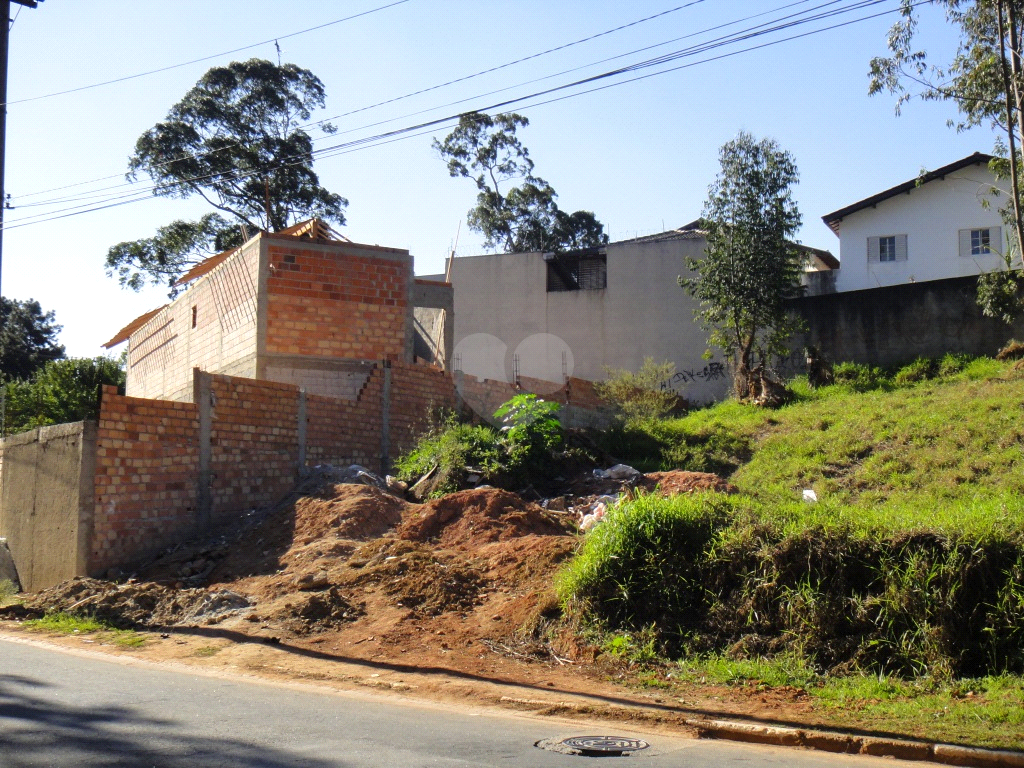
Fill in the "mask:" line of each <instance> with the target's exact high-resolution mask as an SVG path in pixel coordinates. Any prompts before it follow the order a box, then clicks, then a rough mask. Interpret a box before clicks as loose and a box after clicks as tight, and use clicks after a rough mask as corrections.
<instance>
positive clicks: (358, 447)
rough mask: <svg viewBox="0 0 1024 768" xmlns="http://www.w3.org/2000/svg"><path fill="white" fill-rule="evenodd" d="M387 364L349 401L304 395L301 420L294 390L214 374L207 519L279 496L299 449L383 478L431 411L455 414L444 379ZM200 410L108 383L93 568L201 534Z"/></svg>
mask: <svg viewBox="0 0 1024 768" xmlns="http://www.w3.org/2000/svg"><path fill="white" fill-rule="evenodd" d="M387 366H388V367H387V368H385V364H384V363H378V364H377V365H376V366H374V368H373V369H372V370H371V372H370V375H369V378H368V379H367V380H366V384H365V385H364V386H363V388H362V390H361V391H360V392H359V394H358V397H357V399H355V400H338V399H332V398H327V397H321V396H317V395H305V425H302V424H300V409H301V407H302V406H301V402H302V400H303V396H302V394H301V393H300V390H299V388H298V387H295V386H293V385H290V384H279V383H274V382H267V381H257V380H254V379H244V378H237V377H232V376H223V375H213V376H210V377H209V380H210V386H209V395H208V396H209V412H210V437H209V441H210V444H209V478H210V480H209V499H210V509H209V519H210V520H211V521H212V522H218V521H224V520H230V519H231V518H232V517H233V516H235V515H236V514H237V513H240V512H246V511H248V510H250V509H252V508H256V507H263V506H266V505H268V504H272V503H275V502H276V501H278V500H279V499H280V498H282V497H283V496H284V495H285V494H286V493H287V492H288V491H289V490H290V489H291V488H293V487H294V484H295V482H296V480H297V479H298V477H299V462H300V456H301V455H302V450H303V447H304V449H305V464H306V466H315V465H317V464H325V463H327V464H334V465H341V466H347V465H348V464H353V463H356V464H362V465H364V466H366V467H369V468H370V469H372V470H374V471H377V472H383V471H386V470H387V469H388V467H387V466H386V463H385V461H384V456H383V453H384V451H385V449H386V448H387V449H388V454H389V456H390V457H391V458H394V457H395V456H397V455H398V454H399V453H400V452H401V451H404V450H407V449H408V448H409V447H411V446H412V444H413V442H414V441H415V439H416V438H417V437H418V435H419V434H420V433H421V431H422V430H423V429H425V428H426V426H427V424H428V420H429V414H430V412H431V409H432V408H436V407H445V408H450V409H454V408H455V407H456V398H455V390H454V386H453V382H452V380H451V378H450V377H449V376H447V375H445V374H444V373H443V372H441V371H438V370H436V369H433V368H429V367H426V366H417V365H412V364H405V363H388V364H387ZM389 378H390V405H389V408H388V409H387V410H388V414H389V415H388V418H389V423H390V429H389V432H388V440H387V441H385V440H384V436H383V423H384V418H385V417H384V413H385V408H384V399H385V398H384V394H385V381H386V380H387V379H389ZM196 399H197V400H201V399H202V398H199V397H197V398H196ZM204 407H206V406H205V405H204V403H203V402H197V403H192V402H175V401H168V400H149V399H142V398H135V397H126V396H122V395H118V394H117V392H116V390H115V389H114V388H113V387H105V388H104V392H103V402H102V405H101V411H100V419H99V425H98V431H97V444H96V480H95V505H94V511H93V520H94V525H93V535H92V541H91V544H90V546H89V561H88V562H89V564H88V571H89V573H92V574H96V575H100V574H102V573H104V572H105V571H106V570H107V569H109V568H112V567H121V566H127V565H131V564H132V563H135V562H138V561H139V560H141V559H144V558H146V557H149V556H151V555H153V554H155V553H157V552H159V551H160V550H162V549H164V548H166V547H168V546H171V545H173V544H175V543H177V542H179V541H181V540H183V539H185V538H187V537H188V536H190V535H192V534H194V533H195V532H196V531H197V527H198V525H199V524H200V520H201V519H202V516H201V513H200V506H201V504H202V500H201V499H200V498H199V485H200V475H201V469H202V467H201V461H202V459H201V443H202V430H201V427H200V424H201V416H200V410H201V409H203V408H204ZM303 438H304V440H305V442H304V444H303Z"/></svg>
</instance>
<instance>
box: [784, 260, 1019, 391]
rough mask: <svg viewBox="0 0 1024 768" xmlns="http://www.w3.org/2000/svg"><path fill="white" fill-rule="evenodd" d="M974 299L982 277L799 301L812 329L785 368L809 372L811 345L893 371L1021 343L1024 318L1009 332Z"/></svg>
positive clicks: (799, 309) (798, 341) (831, 354)
mask: <svg viewBox="0 0 1024 768" xmlns="http://www.w3.org/2000/svg"><path fill="white" fill-rule="evenodd" d="M976 295H977V278H975V277H959V278H951V279H948V280H935V281H931V282H927V283H914V284H911V285H895V286H890V287H887V288H876V289H874V290H869V291H852V292H848V293H836V294H832V295H830V296H808V297H804V298H800V299H795V300H794V301H793V302H792V306H793V308H794V309H795V310H796V311H797V312H798V313H799V314H800V315H801V316H802V317H803V318H804V320H805V321H806V323H807V325H808V327H809V328H810V330H809V332H808V333H807V334H806V335H804V336H801V337H800V338H797V339H794V342H793V348H794V355H793V356H792V358H791V359H790V361H789V363H788V365H786V366H784V368H787V369H788V370H787V372H789V373H802V372H803V371H804V355H803V348H804V346H806V345H807V344H813V345H815V346H817V347H818V348H819V349H821V350H822V351H823V352H824V353H825V354H826V355H827V356H828V357H829V358H831V359H832V360H834V361H850V362H857V363H870V364H872V365H881V366H889V365H897V364H901V363H907V362H910V361H911V360H913V359H915V358H917V357H941V356H942V355H944V354H946V353H947V352H967V353H969V354H972V355H993V354H995V353H996V352H997V351H998V350H999V349H1000V348H1001V347H1002V346H1003V345H1005V344H1006V342H1007V341H1008V340H1009V339H1010V338H1013V337H1016V338H1018V339H1019V338H1024V319H1021V320H1018V321H1017V323H1016V324H1015V325H1014V326H1013V327H1009V326H1007V325H1005V324H1004V323H1002V322H999V321H998V320H993V319H992V318H988V317H984V316H983V315H982V314H981V310H980V309H979V308H978V305H977V303H976V301H975V297H976Z"/></svg>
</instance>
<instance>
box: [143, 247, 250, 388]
mask: <svg viewBox="0 0 1024 768" xmlns="http://www.w3.org/2000/svg"><path fill="white" fill-rule="evenodd" d="M260 252H261V239H260V238H253V239H252V240H250V241H249V242H248V243H246V245H245V246H244V247H243V248H242V250H241V251H240V252H239V253H237V254H235V255H234V256H231V257H230V258H228V259H226V260H225V261H224V262H223V263H222V264H220V265H218V266H217V267H216V268H215V269H214V270H213V271H211V272H210V273H209V274H208V275H205V276H203V277H202V278H200V279H199V280H196V281H195V282H193V283H192V284H191V285H190V286H189V287H188V288H186V289H185V291H184V292H183V293H182V294H181V295H179V296H178V297H177V298H176V299H175V300H174V301H173V302H172V303H171V304H169V305H168V306H166V307H164V309H163V310H161V311H160V312H159V313H157V315H156V316H155V317H153V318H152V319H151V320H150V321H149V322H148V323H146V324H145V325H144V326H142V328H140V329H139V330H137V331H136V332H135V333H133V334H132V336H131V338H130V339H129V340H128V371H127V375H128V383H127V386H126V394H128V395H129V396H130V397H146V398H152V399H164V400H188V399H189V398H190V397H191V396H192V369H193V368H201V369H203V370H206V371H217V372H220V373H225V374H228V375H234V376H255V375H256V354H257V312H258V307H257V288H258V285H259V271H260Z"/></svg>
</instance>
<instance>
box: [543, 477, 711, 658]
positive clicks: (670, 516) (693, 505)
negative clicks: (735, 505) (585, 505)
mask: <svg viewBox="0 0 1024 768" xmlns="http://www.w3.org/2000/svg"><path fill="white" fill-rule="evenodd" d="M730 512H731V503H730V500H729V499H728V497H725V496H723V495H720V494H698V495H693V496H674V497H671V498H669V499H663V498H661V497H658V496H654V495H641V496H639V497H637V498H636V499H635V500H633V501H628V502H625V503H623V504H621V505H619V506H616V507H613V508H612V509H611V510H610V511H609V513H608V515H607V517H606V518H605V522H604V523H602V524H601V525H599V526H598V527H597V528H595V529H594V531H593V532H592V533H590V534H589V535H588V537H587V539H586V542H585V543H584V545H583V548H582V549H581V550H580V552H579V554H578V555H577V556H576V557H575V558H574V559H573V560H572V561H571V562H570V563H569V565H568V566H567V567H566V568H565V569H564V570H563V571H562V572H561V573H560V574H559V577H558V580H557V582H556V589H557V592H558V596H559V599H560V600H561V601H562V604H563V607H564V608H565V610H566V611H567V613H570V614H576V615H580V616H589V617H591V618H596V619H597V620H598V621H599V622H600V623H601V624H602V625H603V626H605V627H606V628H607V629H609V630H611V631H614V632H619V631H625V632H643V631H644V630H645V629H647V628H649V627H651V626H652V625H653V626H654V627H656V628H657V630H658V632H659V634H660V635H661V637H662V638H663V639H666V640H669V642H671V641H672V639H673V638H678V637H681V636H683V635H684V634H686V633H687V632H688V631H690V630H693V629H695V628H697V627H699V626H700V625H701V623H702V621H703V619H704V615H705V613H706V611H707V609H708V593H707V591H706V589H705V587H704V581H705V576H706V573H705V564H706V563H707V561H708V553H709V551H710V549H711V547H712V544H713V542H714V540H715V534H716V532H717V531H718V530H719V529H720V528H721V527H722V525H723V523H724V522H725V521H726V520H727V519H728V518H729V515H730Z"/></svg>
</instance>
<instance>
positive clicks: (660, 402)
mask: <svg viewBox="0 0 1024 768" xmlns="http://www.w3.org/2000/svg"><path fill="white" fill-rule="evenodd" d="M675 372H676V366H675V363H671V362H669V361H665V362H664V363H661V364H657V363H655V362H654V358H653V357H645V358H644V364H643V366H642V367H641V368H640V370H639V371H636V372H635V373H634V372H632V371H628V370H625V369H618V368H605V375H606V376H607V379H606V380H605V381H598V382H594V388H595V389H596V390H597V394H598V395H599V396H600V397H601V398H602V399H603V400H607V401H608V402H609V403H611V404H612V405H614V406H615V408H616V409H617V410H618V412H619V414H620V416H621V417H622V418H623V420H624V421H625V422H626V423H627V424H630V423H633V422H636V421H646V420H649V419H660V418H663V417H664V416H667V415H668V414H669V413H670V412H671V411H672V410H673V409H674V408H675V407H676V406H677V405H678V403H679V396H678V395H677V394H676V393H675V392H673V391H672V390H671V389H667V388H666V385H665V382H667V381H670V380H671V379H672V377H673V376H674V375H675Z"/></svg>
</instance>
